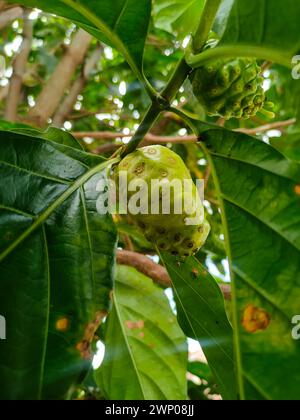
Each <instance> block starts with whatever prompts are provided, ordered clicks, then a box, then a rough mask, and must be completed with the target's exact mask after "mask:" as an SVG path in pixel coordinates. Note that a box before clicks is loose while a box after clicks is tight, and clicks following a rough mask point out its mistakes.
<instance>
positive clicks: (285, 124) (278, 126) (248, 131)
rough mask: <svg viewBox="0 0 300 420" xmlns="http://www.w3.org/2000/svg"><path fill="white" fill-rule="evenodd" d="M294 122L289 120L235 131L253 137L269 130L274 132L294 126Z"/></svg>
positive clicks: (294, 119) (293, 119) (294, 120)
mask: <svg viewBox="0 0 300 420" xmlns="http://www.w3.org/2000/svg"><path fill="white" fill-rule="evenodd" d="M296 122H297V120H296V118H291V119H290V120H287V121H276V122H274V123H271V124H266V125H262V126H260V127H256V128H239V129H237V130H235V131H238V132H240V133H244V134H249V135H255V134H258V133H265V132H266V131H270V130H276V129H277V130H281V129H283V128H286V127H289V126H291V125H294V124H296Z"/></svg>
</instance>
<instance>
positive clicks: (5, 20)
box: [0, 2, 23, 31]
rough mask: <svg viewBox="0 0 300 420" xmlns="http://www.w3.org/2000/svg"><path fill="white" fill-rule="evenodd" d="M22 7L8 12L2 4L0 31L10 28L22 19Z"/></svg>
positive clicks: (0, 4)
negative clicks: (11, 24)
mask: <svg viewBox="0 0 300 420" xmlns="http://www.w3.org/2000/svg"><path fill="white" fill-rule="evenodd" d="M22 14H23V9H22V7H19V6H15V7H13V8H9V9H7V10H6V5H5V3H4V2H0V31H2V30H3V29H4V28H6V26H8V25H9V24H10V23H11V22H12V21H14V20H16V19H19V18H21V17H22Z"/></svg>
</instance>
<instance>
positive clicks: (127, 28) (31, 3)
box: [11, 0, 151, 79]
mask: <svg viewBox="0 0 300 420" xmlns="http://www.w3.org/2000/svg"><path fill="white" fill-rule="evenodd" d="M11 2H13V1H11ZM19 4H22V5H24V6H27V7H33V8H38V9H41V10H43V11H45V12H48V13H53V14H56V15H59V16H62V17H64V18H67V19H70V20H72V21H73V22H74V23H76V24H78V25H80V26H81V27H82V28H84V29H85V30H86V31H88V32H90V33H91V34H92V35H94V36H95V37H96V38H97V39H99V40H100V41H103V42H105V43H108V44H109V45H111V46H113V47H114V48H116V49H117V50H118V51H119V52H121V53H122V54H123V55H124V57H125V59H126V60H127V62H128V63H129V65H130V66H131V68H132V69H133V70H134V71H135V73H136V74H137V75H138V77H139V78H140V79H143V75H142V67H143V53H144V47H145V40H146V36H147V33H148V27H149V22H150V17H151V0H138V1H136V0H116V1H114V2H113V3H112V2H111V0H101V1H99V0H51V1H48V0H21V1H20V2H19ZM137 17H138V18H137Z"/></svg>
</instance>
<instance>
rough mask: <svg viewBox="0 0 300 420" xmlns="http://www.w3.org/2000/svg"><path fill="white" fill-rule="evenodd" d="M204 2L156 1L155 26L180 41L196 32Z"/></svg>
mask: <svg viewBox="0 0 300 420" xmlns="http://www.w3.org/2000/svg"><path fill="white" fill-rule="evenodd" d="M204 3H205V2H204V0H154V1H153V15H154V23H155V26H156V27H158V28H160V29H162V30H164V31H168V32H170V33H172V34H173V33H174V31H175V32H176V33H177V35H178V36H179V38H180V39H182V38H184V37H185V36H187V35H189V34H191V33H192V32H194V31H195V30H196V28H197V25H198V23H199V20H200V16H201V13H202V10H203V6H204Z"/></svg>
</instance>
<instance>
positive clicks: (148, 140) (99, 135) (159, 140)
mask: <svg viewBox="0 0 300 420" xmlns="http://www.w3.org/2000/svg"><path fill="white" fill-rule="evenodd" d="M295 123H296V119H295V118H293V119H290V120H287V121H278V122H275V123H271V124H267V125H263V126H261V127H256V128H239V129H237V130H235V131H236V132H239V133H244V134H249V135H255V134H258V133H263V132H266V131H270V130H274V129H283V128H285V127H289V126H290V125H293V124H295ZM72 134H73V136H74V137H76V138H77V139H84V138H92V139H95V140H115V139H124V138H130V137H132V135H133V133H130V134H124V133H118V132H112V131H95V132H89V131H82V132H73V133H72ZM197 142H198V138H197V137H196V136H195V135H193V134H191V135H187V136H157V135H154V134H151V133H148V134H146V136H145V137H144V141H143V144H144V145H146V144H168V143H173V144H176V143H177V144H183V143H184V144H187V143H197ZM119 146H120V144H116V145H115V144H107V145H106V144H105V145H103V146H100V147H99V150H102V148H104V150H106V151H111V150H115V149H116V148H118V147H119ZM97 150H98V149H97ZM96 152H97V151H96Z"/></svg>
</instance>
